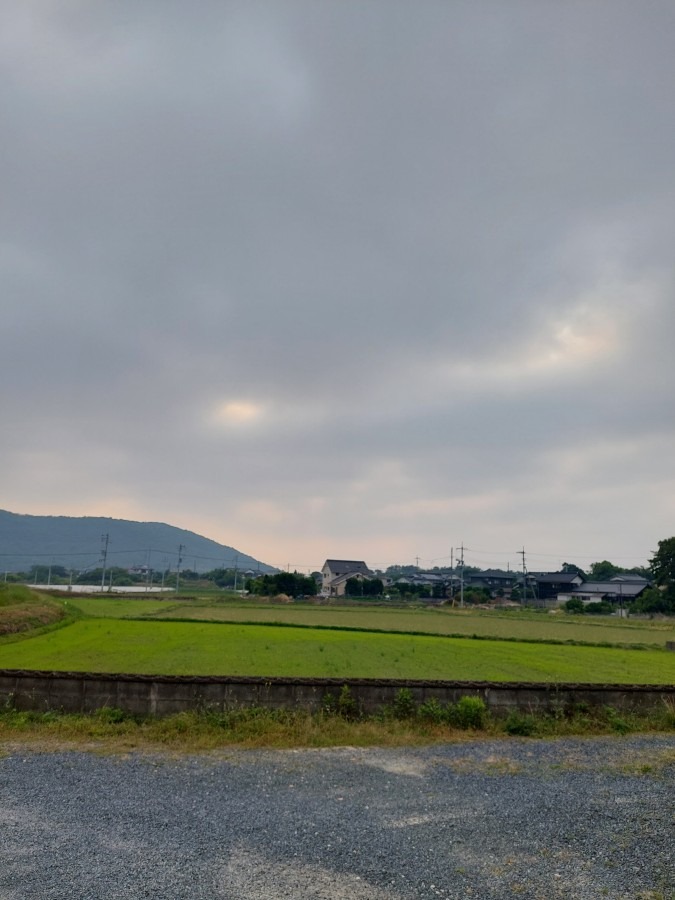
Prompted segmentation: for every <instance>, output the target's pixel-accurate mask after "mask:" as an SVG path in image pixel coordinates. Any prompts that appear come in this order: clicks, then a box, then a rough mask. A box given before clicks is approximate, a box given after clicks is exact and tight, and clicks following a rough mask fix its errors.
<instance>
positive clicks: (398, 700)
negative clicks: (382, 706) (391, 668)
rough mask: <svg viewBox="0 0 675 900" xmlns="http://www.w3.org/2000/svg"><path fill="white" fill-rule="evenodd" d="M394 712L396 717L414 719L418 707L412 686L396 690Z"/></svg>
mask: <svg viewBox="0 0 675 900" xmlns="http://www.w3.org/2000/svg"><path fill="white" fill-rule="evenodd" d="M392 712H393V715H394V718H396V719H414V718H415V716H416V714H417V707H416V705H415V700H414V698H413V695H412V691H411V690H410V688H405V687H402V688H400V690H398V691H397V692H396V696H395V697H394V703H393V704H392Z"/></svg>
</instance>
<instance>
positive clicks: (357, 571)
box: [321, 559, 373, 597]
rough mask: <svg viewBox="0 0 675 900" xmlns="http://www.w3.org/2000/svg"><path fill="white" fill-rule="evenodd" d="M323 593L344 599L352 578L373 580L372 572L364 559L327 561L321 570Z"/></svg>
mask: <svg viewBox="0 0 675 900" xmlns="http://www.w3.org/2000/svg"><path fill="white" fill-rule="evenodd" d="M321 577H322V584H321V593H322V594H324V595H327V596H333V597H343V596H344V595H345V592H346V586H347V581H348V580H349V579H350V578H360V579H364V578H372V577H373V575H372V572H371V571H370V569H369V568H368V566H367V565H366V564H365V563H364V562H363V560H362V559H358V560H355V559H327V560H326V562H325V563H324V564H323V568H322V569H321Z"/></svg>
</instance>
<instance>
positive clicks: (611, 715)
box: [604, 706, 632, 734]
mask: <svg viewBox="0 0 675 900" xmlns="http://www.w3.org/2000/svg"><path fill="white" fill-rule="evenodd" d="M604 712H605V718H606V719H607V722H608V723H609V725H610V727H611V729H612V731H616V733H617V734H628V732H629V731H632V728H631V726H630V724H629V723H628V722H627V721H626V720H625V719H624V718H623V716H621V715H619V713H618V712H617V711H616V710H615V709H614V707H613V706H606V707H605V710H604Z"/></svg>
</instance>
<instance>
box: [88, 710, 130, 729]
mask: <svg viewBox="0 0 675 900" xmlns="http://www.w3.org/2000/svg"><path fill="white" fill-rule="evenodd" d="M96 718H97V719H98V720H99V722H105V723H106V725H119V723H120V722H126V721H127V720H128V719H131V718H132V716H131V715H130V714H129V713H127V712H125V711H124V710H123V709H118V708H117V707H116V706H102V707H101V708H100V709H97V710H96Z"/></svg>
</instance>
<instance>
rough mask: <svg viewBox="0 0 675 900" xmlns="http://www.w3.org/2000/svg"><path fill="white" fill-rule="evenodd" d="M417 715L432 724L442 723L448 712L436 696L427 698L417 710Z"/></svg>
mask: <svg viewBox="0 0 675 900" xmlns="http://www.w3.org/2000/svg"><path fill="white" fill-rule="evenodd" d="M417 717H418V718H419V719H420V720H421V721H422V722H429V723H430V724H432V725H442V724H443V722H445V720H446V719H447V712H446V710H445V709H444V708H443V706H442V705H441V704H440V703H439V702H438V700H437V699H436V698H435V697H432V698H431V699H430V700H425V701H424V703H422V704H420V707H419V709H418V710H417Z"/></svg>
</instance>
